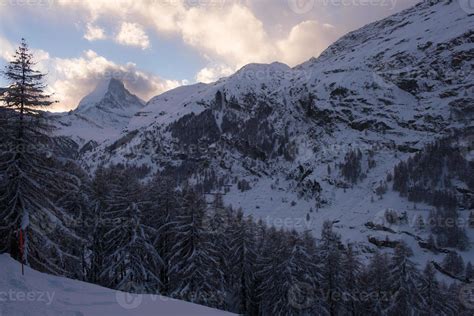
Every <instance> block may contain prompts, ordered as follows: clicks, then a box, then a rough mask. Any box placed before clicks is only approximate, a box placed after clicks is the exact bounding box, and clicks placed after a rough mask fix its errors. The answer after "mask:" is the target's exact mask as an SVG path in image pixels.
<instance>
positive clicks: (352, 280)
mask: <svg viewBox="0 0 474 316" xmlns="http://www.w3.org/2000/svg"><path fill="white" fill-rule="evenodd" d="M342 270H343V280H344V285H343V287H344V289H345V291H346V295H344V303H345V306H346V310H347V313H348V314H349V315H360V314H361V313H362V308H361V302H360V297H359V291H360V288H359V287H360V285H361V280H360V277H361V273H362V263H361V262H360V261H359V258H358V257H357V255H356V254H355V253H354V250H353V248H352V245H348V246H347V249H346V250H345V251H344V253H343V259H342Z"/></svg>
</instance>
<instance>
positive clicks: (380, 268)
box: [366, 252, 390, 315]
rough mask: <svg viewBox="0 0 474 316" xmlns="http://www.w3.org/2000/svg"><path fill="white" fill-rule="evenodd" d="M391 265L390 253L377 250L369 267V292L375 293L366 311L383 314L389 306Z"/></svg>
mask: <svg viewBox="0 0 474 316" xmlns="http://www.w3.org/2000/svg"><path fill="white" fill-rule="evenodd" d="M389 265H390V259H389V257H388V255H386V254H382V253H380V252H376V253H375V254H374V255H373V257H372V260H371V261H370V263H369V265H368V267H367V275H366V283H367V286H366V288H367V293H373V296H372V295H371V296H370V304H369V306H368V307H366V313H375V314H378V315H381V314H383V313H384V311H385V310H386V309H387V307H388V303H389V301H388V298H389V295H388V294H389V292H390V281H389V275H390V268H389Z"/></svg>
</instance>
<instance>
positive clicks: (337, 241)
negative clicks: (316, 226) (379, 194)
mask: <svg viewBox="0 0 474 316" xmlns="http://www.w3.org/2000/svg"><path fill="white" fill-rule="evenodd" d="M332 225H333V223H332V222H330V221H326V222H324V223H323V229H322V232H321V241H320V244H319V249H318V250H319V253H318V256H319V269H320V273H321V275H322V279H321V284H320V289H321V290H322V291H323V295H324V297H325V298H326V302H325V305H326V309H327V310H328V312H329V314H330V315H337V314H339V313H341V310H342V308H343V306H342V301H341V299H340V298H341V297H342V295H343V292H344V289H343V284H344V281H343V277H344V274H343V269H342V254H341V237H340V235H339V234H337V233H336V232H334V231H333V229H332Z"/></svg>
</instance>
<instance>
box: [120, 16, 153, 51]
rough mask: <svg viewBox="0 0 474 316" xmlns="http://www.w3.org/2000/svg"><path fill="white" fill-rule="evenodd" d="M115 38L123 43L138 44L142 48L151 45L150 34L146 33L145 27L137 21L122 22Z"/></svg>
mask: <svg viewBox="0 0 474 316" xmlns="http://www.w3.org/2000/svg"><path fill="white" fill-rule="evenodd" d="M115 40H116V41H117V43H120V44H122V45H128V46H136V47H140V48H141V49H147V48H149V47H150V39H149V38H148V35H146V33H145V31H144V30H143V28H142V27H141V26H140V25H139V24H137V23H128V22H125V23H122V25H121V26H120V31H119V32H118V34H117V36H116V37H115Z"/></svg>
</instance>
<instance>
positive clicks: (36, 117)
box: [0, 39, 83, 275]
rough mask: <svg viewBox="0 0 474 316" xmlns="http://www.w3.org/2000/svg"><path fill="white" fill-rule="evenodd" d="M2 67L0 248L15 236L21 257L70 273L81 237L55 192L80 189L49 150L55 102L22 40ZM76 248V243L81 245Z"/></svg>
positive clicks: (6, 247) (47, 268) (7, 248)
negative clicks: (4, 81) (47, 113)
mask: <svg viewBox="0 0 474 316" xmlns="http://www.w3.org/2000/svg"><path fill="white" fill-rule="evenodd" d="M13 58H14V59H13V61H11V62H10V63H9V64H8V65H7V66H6V68H5V71H4V72H3V75H4V77H5V78H6V79H7V81H8V82H9V85H8V87H7V89H6V91H5V92H4V93H3V94H2V96H1V97H0V103H1V107H2V113H3V114H4V115H2V118H3V119H6V120H2V122H0V123H1V124H0V125H1V130H2V132H3V135H2V136H3V139H2V145H3V146H2V147H3V149H4V150H2V151H1V152H0V179H2V180H1V183H0V205H1V206H2V209H1V210H0V237H1V238H2V240H5V241H6V242H5V243H4V244H0V246H1V247H2V248H3V249H1V251H9V252H10V253H14V252H15V251H14V248H16V247H18V244H19V243H18V236H19V235H22V237H23V238H24V244H23V245H22V246H20V247H21V249H22V253H21V254H20V255H19V256H18V257H19V259H20V260H22V261H24V262H25V263H26V264H31V265H32V266H33V267H35V268H37V269H40V270H43V271H48V272H51V273H56V274H63V275H72V274H73V273H72V272H71V270H75V269H76V266H77V264H78V263H80V261H81V259H80V258H79V256H77V255H76V254H74V253H73V252H74V251H73V249H71V247H74V246H77V245H80V244H82V243H83V240H82V239H81V238H80V237H79V236H77V235H76V234H75V232H74V231H72V230H70V229H69V228H68V227H67V226H66V225H64V223H65V222H68V221H69V217H70V216H69V214H67V213H66V212H65V211H64V210H62V209H61V208H60V207H58V206H57V205H56V203H55V196H56V194H57V193H58V192H64V191H74V190H76V191H77V190H78V181H77V178H75V177H73V176H71V175H70V174H68V173H67V172H64V171H63V170H62V169H61V168H58V165H59V162H58V161H56V159H55V157H53V156H52V155H51V151H50V150H49V146H50V145H51V143H52V139H51V137H50V136H49V134H48V132H49V130H50V126H49V125H48V124H47V121H46V117H45V113H44V111H42V110H45V109H47V108H48V106H50V105H52V104H53V103H54V102H53V101H50V97H51V96H50V95H48V94H45V93H44V91H45V89H46V85H45V84H44V79H45V75H44V74H42V73H41V72H39V71H37V70H34V66H35V63H34V61H33V55H32V53H31V52H30V50H29V48H28V45H27V44H26V41H25V40H24V39H22V42H21V44H20V46H19V48H18V49H17V50H16V52H15V54H14V57H13ZM79 248H80V247H79Z"/></svg>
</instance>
